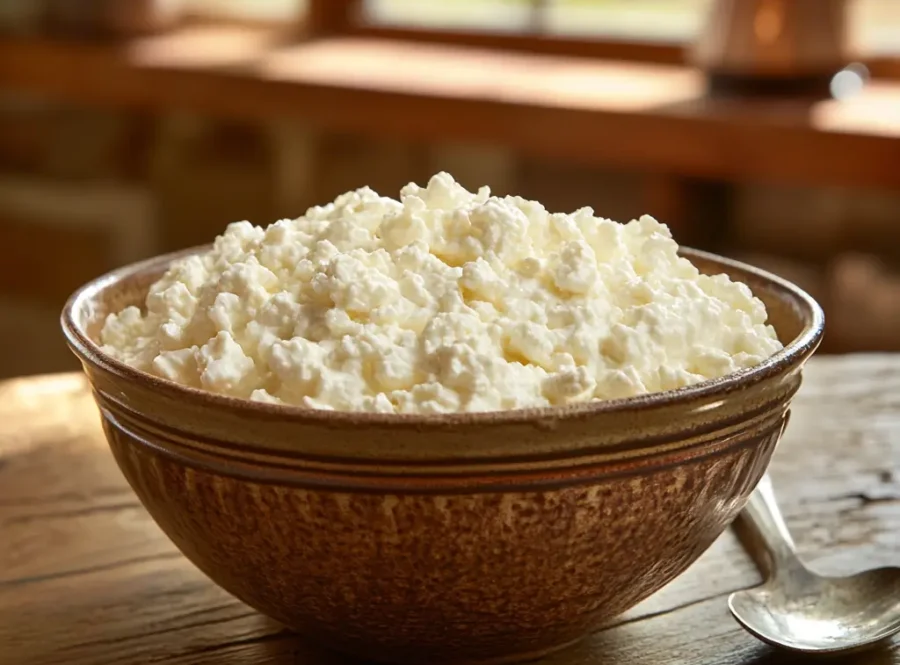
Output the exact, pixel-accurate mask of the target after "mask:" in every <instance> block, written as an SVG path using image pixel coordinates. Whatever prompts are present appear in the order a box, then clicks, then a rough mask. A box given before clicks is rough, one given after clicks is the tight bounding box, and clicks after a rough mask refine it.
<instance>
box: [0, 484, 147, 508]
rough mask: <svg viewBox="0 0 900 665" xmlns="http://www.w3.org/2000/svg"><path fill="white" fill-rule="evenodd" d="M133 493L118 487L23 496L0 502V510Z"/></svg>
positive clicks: (85, 500) (86, 500) (82, 501)
mask: <svg viewBox="0 0 900 665" xmlns="http://www.w3.org/2000/svg"><path fill="white" fill-rule="evenodd" d="M133 494H134V492H133V491H132V490H131V488H130V487H119V488H115V489H108V490H97V491H95V492H88V493H78V492H60V493H59V494H49V495H40V496H23V497H18V498H15V499H5V500H0V508H31V507H34V506H50V505H53V504H54V503H62V502H64V501H71V502H73V503H87V502H89V501H95V500H98V499H103V498H112V497H121V496H133Z"/></svg>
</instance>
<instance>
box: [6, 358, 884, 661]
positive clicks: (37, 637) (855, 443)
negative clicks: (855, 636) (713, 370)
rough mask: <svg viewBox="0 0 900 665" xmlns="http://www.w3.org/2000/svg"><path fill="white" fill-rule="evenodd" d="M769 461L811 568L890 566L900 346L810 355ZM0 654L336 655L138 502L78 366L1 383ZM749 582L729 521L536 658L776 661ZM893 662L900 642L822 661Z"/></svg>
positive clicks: (130, 657) (96, 657)
mask: <svg viewBox="0 0 900 665" xmlns="http://www.w3.org/2000/svg"><path fill="white" fill-rule="evenodd" d="M772 474H773V477H774V480H775V482H776V486H777V487H778V489H779V494H780V499H781V503H782V506H783V508H784V511H785V513H786V515H787V518H788V521H789V522H790V526H791V528H792V529H793V531H794V534H795V536H796V539H797V541H798V543H799V546H800V548H801V552H802V553H803V555H804V556H805V557H806V559H807V560H808V561H810V562H812V563H813V564H814V565H815V566H817V567H818V568H819V569H821V570H822V571H824V572H833V573H843V572H851V571H854V570H857V569H860V568H863V567H869V566H877V565H890V564H897V563H900V355H890V356H889V355H872V356H845V357H833V358H820V359H817V360H814V361H813V362H811V363H810V366H809V369H808V370H807V372H806V379H805V382H804V386H803V388H802V390H801V392H800V395H799V396H798V398H797V401H796V408H795V409H794V418H793V420H792V423H791V426H790V428H789V430H788V434H787V435H786V437H785V440H784V442H783V444H782V445H781V446H780V448H779V451H778V453H777V455H776V459H775V461H774V462H773V468H772ZM0 534H2V536H0V663H4V665H5V664H6V663H10V664H12V665H18V664H19V663H22V664H25V663H28V664H29V665H44V664H46V665H51V664H52V665H55V664H57V663H66V664H67V665H104V664H114V663H115V664H121V663H125V664H130V663H149V662H154V663H155V662H165V663H169V664H176V665H187V664H198V663H219V664H223V665H229V664H232V663H233V664H237V663H241V664H250V665H255V664H262V663H271V664H274V665H287V664H289V663H300V664H303V665H337V664H347V665H351V661H348V660H345V659H343V658H341V657H339V656H334V655H332V654H325V653H321V652H317V651H315V650H313V649H311V648H309V647H308V646H306V645H304V644H303V643H302V642H300V641H299V640H298V639H296V638H295V637H293V636H292V635H291V634H290V633H288V632H287V631H285V630H283V629H282V628H281V627H280V626H278V625H277V624H275V623H274V622H272V621H270V620H268V619H266V618H264V617H262V616H260V615H258V614H257V613H255V612H254V611H253V610H251V609H249V608H248V607H246V606H244V605H243V604H241V603H240V602H239V601H237V600H235V599H233V598H231V597H230V596H228V595H227V594H226V593H225V592H223V591H221V590H219V589H218V588H217V587H216V586H215V585H213V584H212V583H211V582H210V581H208V580H207V579H206V578H205V577H204V576H203V575H202V574H201V573H200V572H198V571H197V570H196V569H194V568H193V566H191V564H189V563H188V562H187V561H186V560H185V559H184V558H182V557H181V555H180V554H179V553H178V552H177V551H176V550H175V549H174V547H173V546H172V545H171V544H169V542H168V541H167V540H166V538H165V537H164V536H163V535H162V534H161V533H160V532H159V531H158V529H157V528H156V526H155V525H154V524H153V523H152V521H151V520H150V518H149V517H148V516H147V514H146V513H145V512H144V510H143V509H142V508H141V506H140V505H139V504H138V503H137V500H136V499H135V498H134V495H133V494H132V492H131V490H130V489H129V488H128V487H127V485H126V484H125V482H124V480H123V479H122V478H121V476H120V474H119V472H118V469H117V468H116V467H115V463H114V462H113V460H112V458H111V456H110V455H109V453H108V451H107V450H106V444H105V442H104V440H103V436H102V433H101V431H100V428H99V423H98V418H97V414H96V409H95V407H94V405H93V402H92V400H91V396H90V393H89V390H88V388H87V386H86V384H85V382H84V381H83V379H82V378H81V376H80V375H77V374H61V375H51V376H45V377H36V378H27V379H17V380H13V381H10V382H6V383H0ZM758 581H759V577H758V575H757V573H756V572H755V571H754V570H753V568H752V565H751V564H750V562H749V560H748V559H747V558H746V557H745V556H744V555H743V554H742V552H741V551H740V549H739V547H738V545H737V542H736V540H735V539H734V538H733V536H732V535H731V534H730V533H729V534H726V535H724V536H723V537H722V538H721V539H719V541H718V542H717V543H716V544H715V545H714V546H713V547H712V548H711V549H710V551H709V552H707V553H706V554H705V555H704V556H703V558H702V559H701V560H700V561H699V562H698V563H697V564H695V565H694V566H693V567H692V568H691V569H690V570H688V572H687V573H685V574H684V575H683V576H682V577H680V578H679V579H678V580H677V581H676V582H675V583H673V584H671V585H670V586H669V587H667V588H665V589H664V590H663V591H661V592H660V593H658V594H657V595H655V596H654V597H652V598H650V599H649V600H647V601H645V602H644V603H643V604H641V605H640V606H639V607H637V608H636V609H635V610H633V611H632V612H631V613H629V614H628V615H626V616H624V617H622V618H621V619H619V620H618V621H617V622H616V625H615V626H614V627H612V628H610V629H609V630H607V631H604V632H601V633H597V634H596V635H594V636H592V637H591V638H590V639H589V640H587V641H586V642H584V643H583V644H581V645H579V646H577V647H574V648H573V649H570V650H568V651H566V652H563V653H561V654H558V655H557V656H554V657H552V658H551V659H548V660H547V661H545V662H546V663H547V665H582V664H583V665H589V664H592V665H593V664H596V663H610V664H612V665H616V664H618V663H623V664H625V663H629V664H631V663H634V664H636V665H645V664H646V665H651V664H656V663H679V664H682V663H684V664H687V665H693V664H696V665H701V664H703V665H705V664H708V663H717V664H720V665H788V664H789V663H793V662H795V660H794V659H793V658H792V657H791V656H788V655H784V654H781V653H779V652H776V651H774V650H772V649H770V648H768V647H766V646H764V645H762V644H760V643H759V642H757V641H755V640H754V639H753V638H751V637H750V636H749V635H747V634H745V633H743V632H742V631H741V630H740V629H739V628H738V627H737V624H735V623H734V622H733V621H732V619H731V618H730V617H729V616H728V611H727V609H726V606H725V597H726V596H727V594H728V593H730V592H731V591H734V590H736V589H740V588H744V587H747V586H750V585H753V584H755V583H756V582H758ZM836 662H838V663H841V664H842V665H850V664H853V665H900V645H898V644H895V645H894V646H893V647H892V648H887V649H884V650H881V651H878V652H875V653H872V654H868V655H863V656H857V657H854V658H850V659H845V660H840V661H836Z"/></svg>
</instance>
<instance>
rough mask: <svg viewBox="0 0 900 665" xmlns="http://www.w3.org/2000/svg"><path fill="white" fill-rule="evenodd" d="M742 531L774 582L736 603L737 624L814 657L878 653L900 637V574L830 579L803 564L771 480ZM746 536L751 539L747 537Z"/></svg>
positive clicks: (731, 602) (731, 601) (738, 596)
mask: <svg viewBox="0 0 900 665" xmlns="http://www.w3.org/2000/svg"><path fill="white" fill-rule="evenodd" d="M738 522H739V523H741V524H736V526H749V527H750V531H752V534H748V535H752V536H754V537H753V538H752V539H749V538H742V542H743V544H744V547H745V549H746V550H747V553H748V554H750V556H751V557H753V559H754V561H755V562H756V564H757V566H758V567H759V568H760V571H761V572H762V573H763V574H764V575H766V578H767V579H766V582H765V584H763V585H762V586H760V587H757V588H755V589H748V590H746V591H738V592H736V593H733V594H731V596H730V597H729V598H728V607H729V609H730V610H731V613H732V614H733V615H734V618H735V619H737V620H738V622H739V623H740V624H741V625H742V626H743V627H744V628H746V629H747V630H748V631H749V632H750V633H752V634H753V635H755V636H756V637H757V638H759V639H761V640H762V641H764V642H768V643H769V644H771V645H773V646H777V647H783V648H786V649H790V650H792V651H797V652H802V653H808V654H835V653H846V652H848V651H859V650H862V649H867V648H871V647H873V646H875V645H877V644H878V643H880V642H882V641H884V640H886V639H888V638H890V637H891V636H892V635H894V634H895V633H897V632H900V568H879V569H876V570H868V571H864V572H861V573H859V574H857V575H853V576H850V577H824V576H822V575H817V574H816V573H813V572H812V571H810V570H809V569H808V568H806V566H804V565H803V563H802V562H801V561H800V559H799V558H798V557H797V551H796V548H795V546H794V541H793V539H792V538H791V534H790V532H789V531H788V529H787V526H786V525H785V523H784V518H782V516H781V511H779V510H778V504H777V503H776V501H775V492H774V491H773V489H772V481H771V480H770V479H769V477H768V476H765V477H764V478H763V479H762V481H761V482H760V484H759V486H758V487H757V488H756V491H755V492H754V493H753V495H752V496H751V498H750V501H749V503H748V504H747V507H746V508H745V509H744V512H743V513H741V516H740V518H739V520H738ZM739 535H743V534H739Z"/></svg>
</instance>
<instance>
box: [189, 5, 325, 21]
mask: <svg viewBox="0 0 900 665" xmlns="http://www.w3.org/2000/svg"><path fill="white" fill-rule="evenodd" d="M307 4H308V2H307V0H187V2H186V3H185V5H186V7H187V11H188V12H189V13H191V14H194V15H197V16H205V17H216V18H228V19H247V20H251V21H265V22H269V21H272V22H274V21H287V20H294V19H296V18H299V17H300V16H301V15H302V13H303V12H304V11H306V5H307Z"/></svg>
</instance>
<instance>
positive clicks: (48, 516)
mask: <svg viewBox="0 0 900 665" xmlns="http://www.w3.org/2000/svg"><path fill="white" fill-rule="evenodd" d="M135 508H141V503H140V502H139V501H124V502H122V503H111V504H105V505H99V506H87V507H85V508H77V509H75V510H57V511H51V512H46V513H37V514H34V515H19V516H17V517H10V518H9V519H7V520H6V522H5V525H6V526H10V525H13V524H31V523H32V522H40V521H43V520H56V519H68V518H71V517H84V516H86V515H92V514H94V513H107V512H117V511H120V510H133V509H135Z"/></svg>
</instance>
